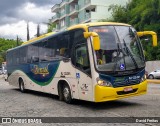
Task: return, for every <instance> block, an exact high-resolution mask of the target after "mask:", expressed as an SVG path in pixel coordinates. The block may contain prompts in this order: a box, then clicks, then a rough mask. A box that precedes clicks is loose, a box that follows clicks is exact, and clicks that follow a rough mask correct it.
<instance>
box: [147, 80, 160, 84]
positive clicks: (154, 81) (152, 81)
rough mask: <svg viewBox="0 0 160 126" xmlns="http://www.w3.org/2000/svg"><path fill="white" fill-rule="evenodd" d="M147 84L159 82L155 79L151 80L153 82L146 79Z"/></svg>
mask: <svg viewBox="0 0 160 126" xmlns="http://www.w3.org/2000/svg"><path fill="white" fill-rule="evenodd" d="M147 82H148V83H154V84H160V80H157V79H153V80H151V79H147Z"/></svg>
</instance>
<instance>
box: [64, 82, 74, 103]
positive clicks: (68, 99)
mask: <svg viewBox="0 0 160 126" xmlns="http://www.w3.org/2000/svg"><path fill="white" fill-rule="evenodd" d="M62 93H63V98H64V101H65V102H66V103H68V104H70V103H71V102H72V97H71V90H70V88H69V86H68V85H67V84H65V85H64V87H63V91H62Z"/></svg>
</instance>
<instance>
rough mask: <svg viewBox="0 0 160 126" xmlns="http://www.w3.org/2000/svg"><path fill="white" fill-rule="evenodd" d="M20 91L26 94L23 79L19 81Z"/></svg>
mask: <svg viewBox="0 0 160 126" xmlns="http://www.w3.org/2000/svg"><path fill="white" fill-rule="evenodd" d="M19 89H20V91H21V92H22V93H24V92H25V87H24V82H23V80H22V79H19Z"/></svg>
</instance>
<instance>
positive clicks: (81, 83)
mask: <svg viewBox="0 0 160 126" xmlns="http://www.w3.org/2000/svg"><path fill="white" fill-rule="evenodd" d="M74 59H75V66H76V80H77V84H78V92H79V98H80V99H82V100H89V101H91V100H92V79H91V69H90V62H89V54H88V49H87V44H86V43H85V44H77V45H76V46H75V55H74Z"/></svg>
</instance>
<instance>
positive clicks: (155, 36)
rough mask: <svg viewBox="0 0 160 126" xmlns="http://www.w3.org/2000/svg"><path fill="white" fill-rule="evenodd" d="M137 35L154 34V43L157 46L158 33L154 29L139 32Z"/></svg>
mask: <svg viewBox="0 0 160 126" xmlns="http://www.w3.org/2000/svg"><path fill="white" fill-rule="evenodd" d="M137 35H138V36H139V37H141V36H144V35H152V41H153V42H152V45H153V46H157V34H156V33H155V32H153V31H143V32H137Z"/></svg>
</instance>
